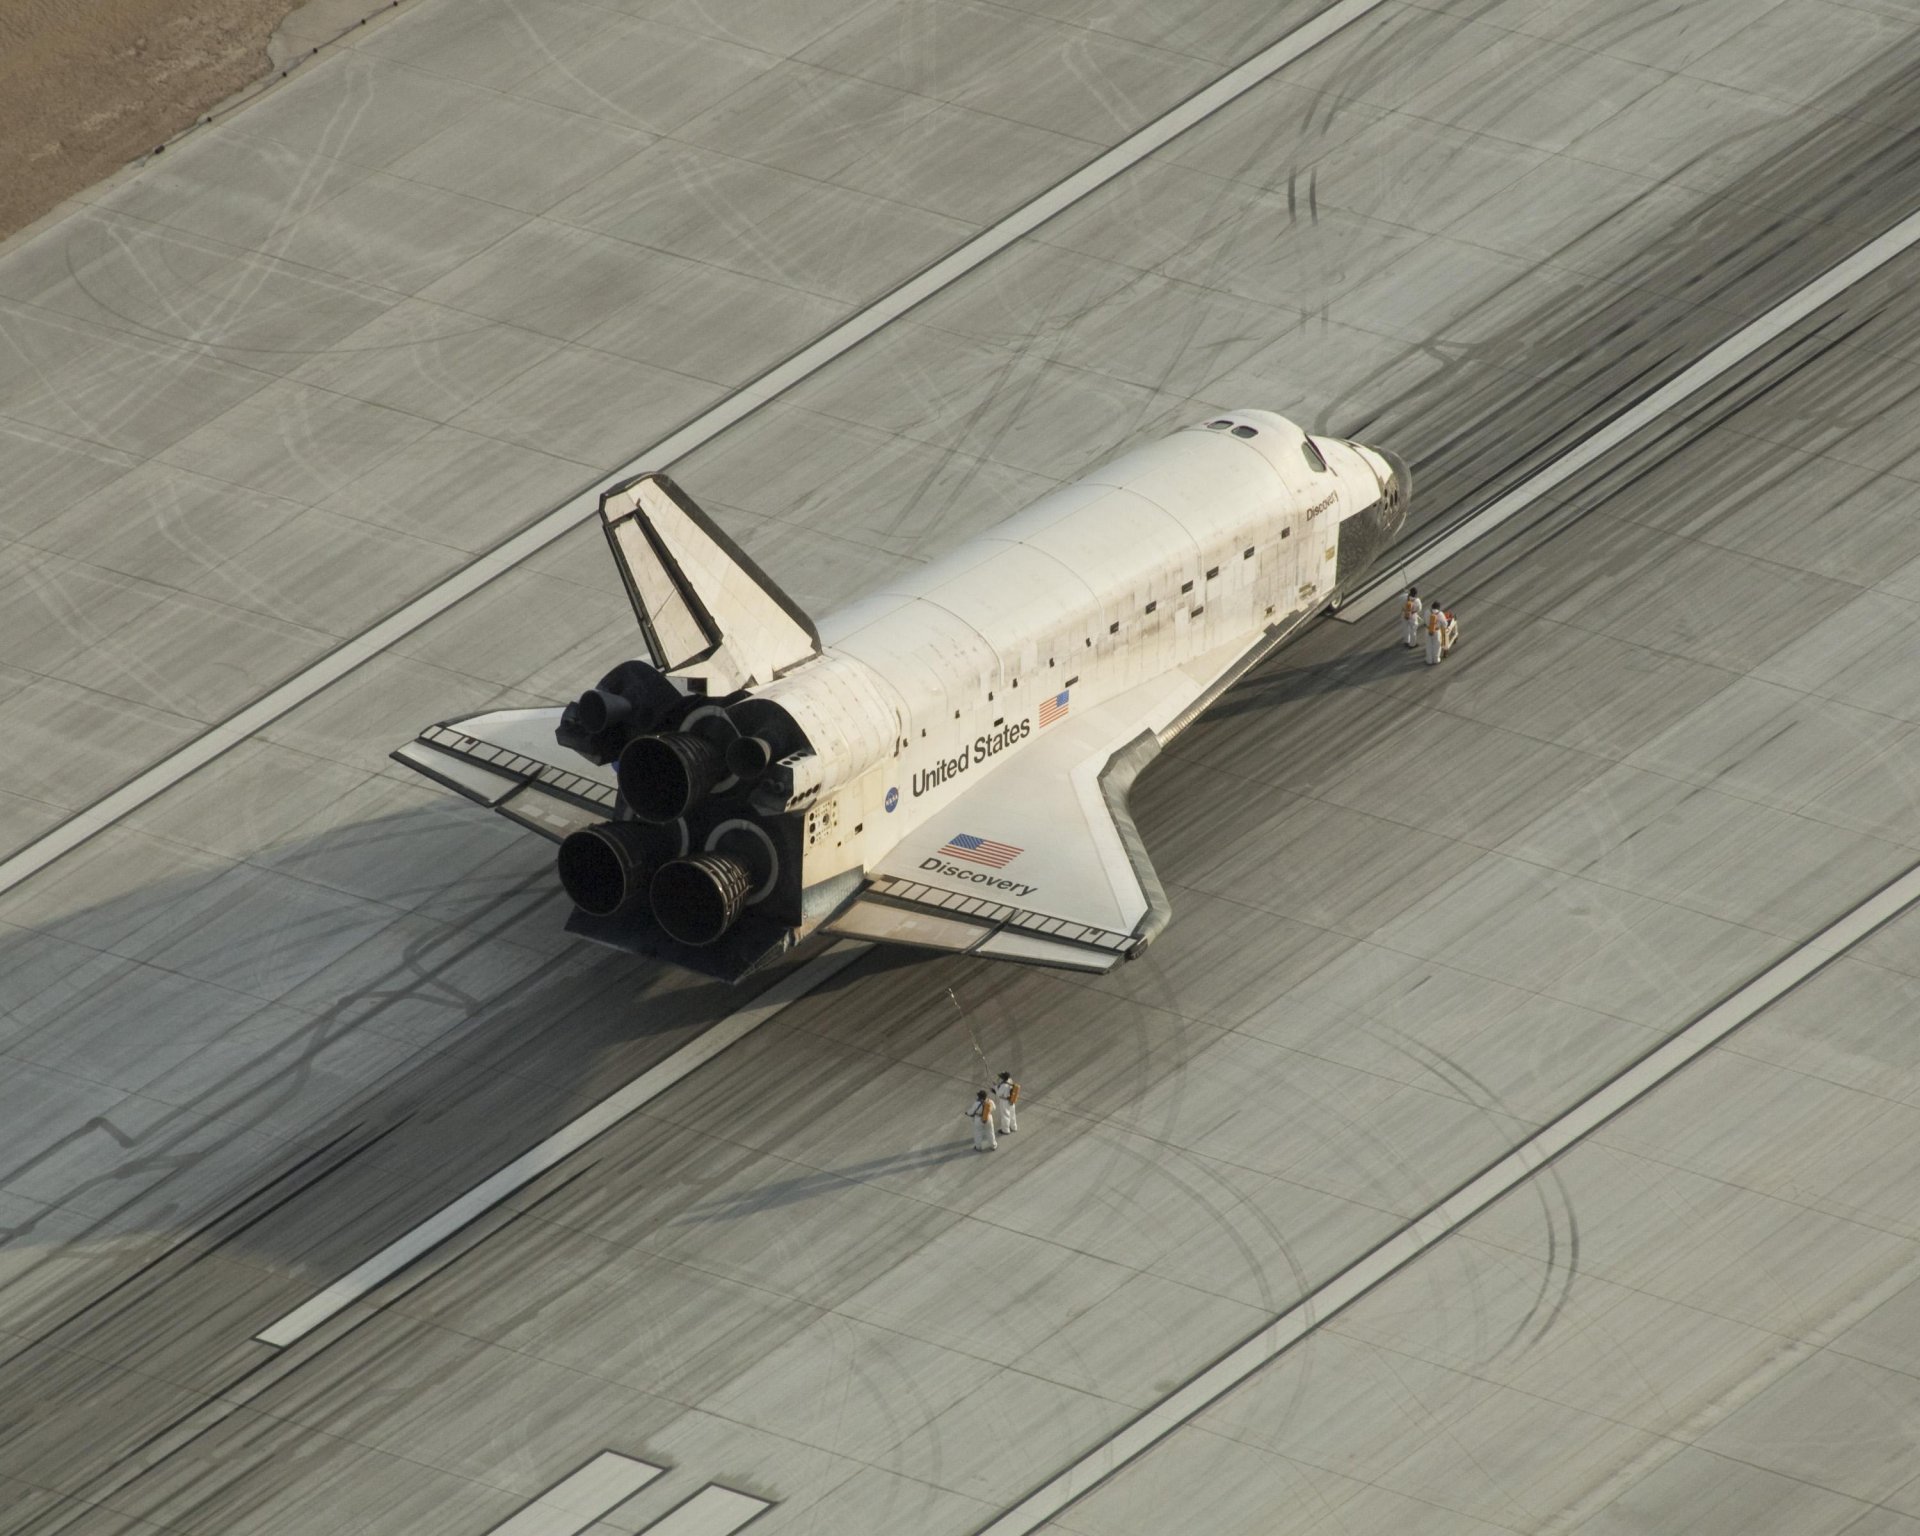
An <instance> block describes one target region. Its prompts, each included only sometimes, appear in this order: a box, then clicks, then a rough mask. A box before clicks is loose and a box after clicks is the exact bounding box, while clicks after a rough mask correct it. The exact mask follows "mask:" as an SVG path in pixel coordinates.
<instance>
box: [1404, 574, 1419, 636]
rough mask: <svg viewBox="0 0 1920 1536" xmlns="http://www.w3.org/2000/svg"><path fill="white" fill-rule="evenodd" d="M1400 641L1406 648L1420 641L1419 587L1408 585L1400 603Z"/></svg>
mask: <svg viewBox="0 0 1920 1536" xmlns="http://www.w3.org/2000/svg"><path fill="white" fill-rule="evenodd" d="M1400 642H1401V644H1403V645H1404V646H1406V648H1407V649H1408V650H1412V649H1413V648H1414V647H1415V646H1416V645H1418V644H1419V643H1420V589H1419V588H1418V587H1408V588H1407V597H1406V601H1405V602H1403V603H1402V604H1401V605H1400Z"/></svg>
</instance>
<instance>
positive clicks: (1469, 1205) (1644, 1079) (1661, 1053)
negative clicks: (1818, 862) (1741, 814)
mask: <svg viewBox="0 0 1920 1536" xmlns="http://www.w3.org/2000/svg"><path fill="white" fill-rule="evenodd" d="M1915 901H1920V865H1916V866H1915V867H1914V868H1912V869H1910V870H1908V871H1907V872H1906V874H1904V875H1902V876H1901V877H1900V878H1899V879H1898V880H1895V881H1894V882H1893V883H1892V884H1891V885H1888V886H1885V887H1883V888H1882V889H1881V890H1880V891H1879V892H1878V893H1877V894H1875V895H1873V896H1870V897H1868V898H1867V900H1865V901H1863V902H1862V903H1860V905H1859V906H1857V907H1855V908H1854V909H1853V910H1852V911H1851V912H1848V913H1847V914H1846V915H1845V916H1844V917H1842V918H1840V919H1839V920H1838V921H1836V922H1834V923H1833V924H1832V925H1830V926H1829V927H1827V928H1825V929H1823V930H1822V931H1821V932H1820V933H1818V934H1816V935H1814V937H1812V938H1811V939H1809V940H1807V941H1806V943H1804V944H1802V945H1801V946H1800V947H1799V948H1798V949H1796V950H1794V952H1793V953H1792V954H1790V955H1787V956H1786V957H1785V958H1784V959H1781V960H1779V961H1777V962H1775V963H1774V964H1773V965H1772V966H1770V967H1769V968H1768V969H1767V970H1765V971H1763V972H1762V973H1761V974H1760V975H1759V976H1757V977H1755V978H1754V979H1753V980H1752V981H1750V982H1748V983H1747V984H1746V985H1745V986H1744V987H1742V988H1741V989H1740V990H1739V991H1737V992H1735V993H1734V994H1733V995H1732V996H1731V997H1729V998H1727V999H1726V1000H1725V1001H1724V1002H1722V1003H1720V1004H1719V1005H1718V1006H1717V1007H1715V1008H1713V1009H1711V1010H1710V1011H1708V1012H1707V1013H1705V1014H1703V1015H1702V1016H1701V1017H1700V1018H1698V1019H1696V1020H1695V1021H1694V1022H1693V1023H1691V1024H1689V1025H1688V1026H1687V1027H1686V1028H1685V1029H1683V1030H1681V1031H1680V1032H1679V1033H1678V1034H1677V1035H1674V1036H1673V1037H1672V1038H1670V1039H1668V1040H1667V1041H1666V1042H1664V1043H1663V1044H1661V1045H1659V1046H1657V1047H1656V1048H1655V1049H1653V1050H1652V1051H1650V1052H1649V1053H1648V1054H1647V1055H1645V1056H1643V1057H1641V1058H1640V1060H1639V1061H1637V1062H1635V1063H1634V1064H1633V1065H1632V1066H1631V1067H1629V1068H1627V1070H1626V1071H1625V1072H1623V1073H1621V1074H1620V1075H1619V1076H1618V1077H1615V1078H1614V1079H1613V1080H1612V1081H1611V1082H1608V1083H1607V1084H1605V1085H1604V1086H1603V1087H1601V1088H1599V1089H1598V1090H1596V1091H1595V1092H1594V1093H1592V1094H1591V1095H1589V1096H1588V1097H1587V1098H1585V1099H1583V1100H1581V1101H1580V1103H1578V1104H1576V1105H1575V1106H1574V1107H1573V1108H1572V1109H1570V1110H1568V1111H1567V1112H1566V1113H1565V1114H1564V1115H1562V1116H1560V1118H1559V1119H1557V1120H1555V1121H1553V1122H1552V1123H1551V1124H1549V1125H1547V1126H1545V1127H1543V1128H1542V1129H1541V1130H1539V1131H1537V1132H1535V1133H1534V1134H1533V1135H1532V1136H1530V1137H1528V1138H1527V1139H1526V1140H1525V1141H1524V1142H1522V1143H1521V1144H1520V1145H1519V1146H1517V1147H1515V1148H1514V1149H1513V1151H1511V1152H1509V1153H1508V1154H1507V1155H1506V1156H1505V1157H1503V1158H1501V1159H1500V1161H1499V1162H1497V1163H1495V1164H1494V1165H1493V1166H1492V1167H1491V1168H1489V1169H1487V1170H1486V1172H1484V1173H1482V1174H1481V1175H1479V1177H1477V1178H1475V1179H1471V1180H1469V1181H1468V1182H1467V1183H1466V1184H1463V1185H1462V1186H1461V1187H1460V1188H1459V1189H1457V1190H1455V1191H1454V1192H1453V1193H1452V1194H1451V1195H1449V1196H1448V1197H1447V1198H1446V1199H1444V1200H1442V1201H1441V1202H1440V1203H1439V1204H1438V1205H1436V1206H1434V1207H1433V1208H1432V1209H1431V1210H1429V1211H1427V1212H1426V1213H1425V1214H1424V1215H1421V1216H1418V1217H1416V1218H1415V1219H1414V1220H1413V1221H1412V1222H1410V1223H1408V1224H1407V1225H1406V1226H1405V1227H1403V1228H1401V1229H1400V1231H1398V1232H1396V1233H1395V1234H1394V1235H1393V1236H1392V1237H1390V1238H1388V1239H1387V1240H1386V1241H1385V1242H1383V1243H1381V1244H1380V1245H1379V1246H1378V1247H1377V1248H1375V1249H1374V1250H1373V1251H1372V1252H1370V1253H1368V1254H1367V1255H1365V1256H1364V1257H1363V1258H1361V1259H1360V1260H1359V1261H1358V1262H1357V1263H1355V1264H1353V1265H1352V1266H1350V1267H1349V1268H1347V1269H1345V1270H1343V1271H1341V1273H1339V1274H1338V1275H1336V1276H1334V1278H1333V1279H1331V1280H1329V1281H1328V1282H1327V1283H1326V1284H1325V1285H1323V1286H1321V1287H1320V1288H1319V1289H1318V1290H1315V1291H1313V1292H1312V1293H1311V1294H1309V1295H1307V1296H1304V1297H1302V1298H1301V1299H1300V1300H1299V1301H1298V1302H1296V1303H1294V1305H1293V1306H1292V1307H1291V1308H1289V1309H1288V1310H1287V1311H1286V1312H1283V1313H1281V1314H1280V1316H1279V1317H1277V1318H1275V1319H1274V1320H1273V1322H1271V1323H1269V1324H1268V1325H1267V1326H1266V1327H1265V1328H1263V1329H1262V1330H1261V1331H1260V1332H1259V1333H1257V1334H1255V1335H1254V1336H1253V1337H1252V1338H1250V1339H1248V1340H1247V1341H1246V1342H1245V1343H1244V1344H1242V1345H1240V1347H1239V1348H1237V1349H1235V1350H1233V1351H1232V1352H1231V1353H1230V1354H1228V1355H1227V1356H1226V1357H1225V1358H1223V1359H1222V1360H1220V1361H1218V1362H1217V1363H1216V1364H1214V1365H1213V1366H1211V1367H1209V1368H1208V1369H1207V1370H1205V1371H1203V1372H1202V1373H1201V1374H1200V1375H1198V1376H1196V1377H1195V1378H1194V1379H1193V1380H1192V1381H1190V1382H1188V1383H1187V1384H1186V1385H1185V1386H1183V1387H1181V1388H1179V1389H1178V1390H1177V1391H1175V1392H1173V1393H1172V1394H1171V1395H1169V1396H1167V1397H1165V1398H1163V1399H1161V1401H1160V1402H1158V1403H1156V1404H1155V1405H1154V1406H1153V1407H1152V1408H1149V1409H1148V1410H1147V1411H1146V1412H1145V1413H1144V1414H1142V1415H1141V1416H1140V1417H1139V1418H1137V1419H1135V1420H1134V1421H1133V1422H1132V1423H1131V1424H1129V1425H1127V1426H1126V1427H1125V1428H1124V1429H1122V1430H1121V1431H1120V1432H1119V1433H1118V1434H1116V1435H1114V1436H1113V1437H1112V1438H1111V1439H1109V1440H1105V1441H1102V1442H1101V1443H1100V1444H1099V1445H1097V1446H1095V1447H1094V1448H1093V1449H1092V1450H1091V1451H1089V1452H1087V1454H1086V1455H1084V1456H1082V1457H1081V1458H1080V1459H1079V1460H1078V1461H1076V1462H1074V1463H1073V1465H1072V1466H1070V1467H1068V1468H1067V1469H1066V1470H1065V1471H1064V1472H1061V1473H1060V1474H1059V1475H1058V1476H1056V1477H1054V1478H1053V1479H1052V1481H1050V1482H1048V1483H1046V1484H1044V1485H1043V1486H1042V1487H1040V1488H1039V1489H1037V1490H1036V1491H1035V1492H1033V1493H1032V1494H1029V1495H1028V1496H1027V1497H1026V1498H1025V1499H1023V1500H1022V1501H1021V1502H1020V1503H1019V1504H1016V1505H1015V1506H1014V1507H1013V1508H1012V1509H1010V1510H1008V1511H1007V1512H1006V1513H1005V1514H1004V1515H1001V1516H1000V1517H999V1518H998V1519H996V1520H994V1521H992V1522H990V1523H989V1524H987V1525H984V1526H982V1527H981V1528H980V1530H979V1531H978V1532H977V1533H976V1536H1025V1533H1028V1532H1031V1531H1035V1530H1038V1529H1039V1528H1040V1527H1041V1526H1042V1525H1044V1524H1045V1523H1046V1522H1047V1521H1049V1520H1051V1519H1052V1518H1053V1517H1054V1516H1055V1515H1057V1514H1059V1513H1060V1512H1061V1511H1062V1510H1063V1509H1065V1508H1066V1507H1067V1506H1068V1505H1069V1504H1071V1503H1073V1502H1074V1500H1076V1499H1078V1498H1081V1497H1083V1496H1084V1495H1085V1494H1086V1493H1088V1492H1089V1491H1090V1490H1092V1488H1093V1487H1094V1486H1095V1485H1096V1484H1098V1483H1100V1482H1101V1481H1103V1480H1104V1479H1106V1478H1108V1477H1110V1476H1112V1474H1113V1473H1115V1472H1117V1471H1118V1470H1119V1469H1120V1468H1122V1467H1124V1466H1125V1465H1126V1464H1127V1463H1128V1462H1130V1461H1132V1460H1133V1459H1134V1458H1135V1457H1137V1456H1139V1455H1141V1454H1142V1453H1143V1452H1145V1451H1147V1450H1148V1449H1150V1448H1151V1447H1152V1446H1154V1445H1155V1444H1157V1443H1158V1442H1159V1441H1160V1440H1162V1439H1163V1438H1165V1437H1166V1436H1167V1435H1169V1434H1171V1433H1172V1432H1173V1431H1174V1430H1176V1429H1178V1428H1179V1427H1180V1426H1181V1425H1183V1424H1185V1423H1187V1422H1188V1421H1189V1420H1191V1419H1192V1418H1193V1417H1194V1415H1196V1414H1198V1413H1199V1412H1200V1411H1201V1410H1202V1409H1204V1408H1206V1407H1208V1406H1209V1405H1211V1404H1212V1403H1214V1402H1215V1401H1217V1400H1218V1399H1219V1398H1220V1397H1222V1396H1224V1395H1225V1394H1226V1393H1228V1392H1230V1391H1231V1390H1232V1389H1233V1388H1235V1387H1237V1386H1238V1385H1239V1384H1240V1383H1241V1382H1243V1381H1245V1380H1246V1379H1247V1378H1248V1377H1249V1376H1251V1375H1252V1374H1253V1373H1254V1372H1255V1371H1257V1370H1259V1369H1260V1367H1261V1366H1263V1365H1265V1364H1266V1363H1267V1362H1268V1361H1270V1360H1272V1359H1273V1358H1274V1357H1275V1356H1277V1355H1279V1354H1280V1353H1282V1352H1283V1351H1284V1350H1287V1349H1289V1348H1291V1347H1292V1346H1293V1345H1294V1344H1297V1343H1298V1342H1299V1341H1300V1340H1301V1339H1303V1338H1305V1337H1306V1336H1307V1335H1308V1334H1309V1333H1311V1332H1312V1331H1313V1330H1314V1329H1315V1328H1317V1327H1319V1326H1320V1324H1321V1323H1323V1322H1325V1321H1326V1320H1327V1319H1328V1318H1330V1317H1332V1316H1333V1315H1334V1314H1335V1313H1337V1312H1339V1311H1340V1310H1341V1309H1342V1308H1343V1307H1346V1306H1348V1305H1349V1304H1351V1303H1352V1302H1354V1301H1355V1300H1357V1299H1358V1298H1359V1297H1360V1296H1361V1295H1363V1294H1364V1293H1365V1292H1366V1291H1368V1290H1370V1289H1372V1288H1373V1287H1374V1286H1376V1285H1378V1284H1379V1283H1380V1282H1381V1281H1383V1280H1385V1279H1386V1278H1387V1277H1388V1276H1389V1275H1391V1274H1393V1273H1394V1271H1396V1270H1398V1269H1400V1268H1402V1267H1403V1266H1404V1265H1406V1264H1409V1263H1411V1262H1412V1261H1413V1260H1414V1259H1417V1258H1418V1257H1419V1256H1420V1255H1421V1254H1423V1253H1425V1252H1426V1251H1427V1249H1429V1248H1431V1247H1432V1246H1433V1245H1434V1244H1435V1243H1437V1242H1439V1241H1440V1240H1441V1239H1442V1238H1444V1237H1446V1236H1447V1235H1448V1234H1449V1233H1451V1232H1453V1231H1455V1230H1456V1229H1457V1228H1459V1227H1460V1226H1461V1225H1462V1224H1463V1223H1464V1222H1466V1221H1468V1220H1469V1219H1471V1218H1472V1217H1474V1216H1476V1215H1478V1214H1479V1213H1480V1212H1481V1211H1484V1210H1485V1209H1486V1208H1487V1207H1488V1206H1490V1205H1492V1204H1493V1203H1494V1201H1496V1200H1498V1199H1499V1198H1500V1197H1501V1196H1502V1195H1505V1194H1507V1193H1509V1192H1510V1191H1512V1190H1513V1189H1515V1188H1517V1187H1518V1186H1519V1185H1521V1184H1522V1183H1524V1182H1525V1181H1526V1180H1527V1179H1529V1178H1531V1177H1532V1176H1533V1175H1534V1174H1535V1173H1536V1172H1538V1171H1539V1170H1540V1169H1541V1168H1543V1167H1544V1166H1545V1165H1546V1164H1547V1163H1548V1162H1550V1161H1551V1160H1552V1159H1553V1158H1555V1157H1558V1156H1559V1155H1560V1154H1561V1153H1562V1152H1564V1151H1566V1150H1567V1148H1569V1147H1571V1146H1572V1145H1574V1143H1576V1142H1578V1141H1579V1140H1581V1139H1582V1138H1583V1137H1585V1136H1587V1135H1590V1134H1591V1133H1592V1132H1593V1131H1594V1130H1596V1129H1597V1128H1598V1127H1599V1126H1600V1125H1602V1124H1603V1123H1605V1122H1606V1121H1607V1120H1609V1119H1611V1118H1612V1117H1613V1116H1614V1115H1617V1114H1619V1113H1620V1111H1621V1110H1623V1109H1625V1108H1626V1107H1627V1106H1628V1105H1630V1104H1632V1103H1633V1102H1634V1101H1635V1100H1636V1099H1639V1098H1640V1097H1642V1096H1643V1095H1645V1094H1647V1093H1649V1092H1651V1091H1652V1090H1653V1089H1654V1088H1656V1087H1658V1086H1659V1085H1660V1084H1661V1083H1663V1082H1665V1081H1666V1080H1667V1079H1668V1078H1670V1077H1672V1076H1673V1075H1674V1073H1676V1072H1678V1071H1679V1070H1680V1069H1681V1068H1682V1067H1684V1066H1686V1065H1687V1063H1688V1062H1690V1061H1692V1060H1694V1058H1695V1057H1697V1056H1699V1055H1700V1054H1701V1053H1702V1052H1704V1051H1706V1050H1708V1049H1709V1048H1711V1047H1712V1046H1714V1045H1716V1044H1718V1043H1719V1042H1720V1041H1721V1040H1723V1039H1725V1038H1726V1036H1727V1035H1729V1034H1731V1033H1732V1032H1733V1031H1734V1030H1735V1029H1738V1028H1739V1027H1740V1026H1741V1025H1742V1024H1744V1023H1746V1021H1747V1020H1748V1019H1750V1018H1752V1017H1753V1016H1754V1015H1755V1014H1756V1013H1758V1012H1760V1010H1761V1009H1763V1008H1765V1007H1766V1006H1767V1005H1768V1004H1769V1003H1772V1002H1774V1001H1775V1000H1776V999H1778V998H1779V997H1781V996H1782V995H1783V994H1785V993H1786V992H1788V991H1790V990H1792V989H1793V988H1794V987H1797V986H1798V985H1799V984H1800V983H1801V982H1803V981H1805V980H1806V979H1807V978H1808V977H1809V976H1811V975H1812V974H1813V973H1814V972H1815V971H1817V970H1819V969H1820V967H1822V966H1823V965H1826V964H1827V963H1828V962H1829V961H1831V960H1833V959H1834V958H1835V957H1836V956H1838V955H1839V954H1840V953H1841V952H1842V951H1844V950H1845V949H1846V948H1847V947H1848V946H1849V945H1851V944H1855V943H1858V942H1859V941H1860V940H1861V939H1863V938H1865V937H1866V936H1867V935H1868V934H1869V933H1871V932H1873V930H1874V929H1876V928H1878V927H1879V926H1880V925H1881V924H1883V923H1885V922H1887V921H1889V920H1890V919H1892V918H1894V917H1895V916H1897V915H1898V914H1899V913H1900V912H1901V911H1903V910H1904V909H1905V908H1907V907H1909V906H1911V905H1913V903H1914V902H1915Z"/></svg>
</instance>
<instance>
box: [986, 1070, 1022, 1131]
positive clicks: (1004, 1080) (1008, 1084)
mask: <svg viewBox="0 0 1920 1536" xmlns="http://www.w3.org/2000/svg"><path fill="white" fill-rule="evenodd" d="M1019 1102H1020V1085H1019V1084H1018V1083H1016V1082H1015V1081H1014V1080H1013V1074H1012V1073H1011V1072H1002V1073H1001V1074H1000V1081H999V1082H997V1083H995V1084H994V1085H993V1118H994V1122H995V1124H994V1129H995V1130H997V1131H999V1133H1000V1134H1001V1135H1002V1136H1010V1135H1012V1134H1013V1133H1014V1132H1015V1131H1017V1130H1019V1129H1020V1116H1019V1114H1018V1113H1017V1112H1016V1109H1015V1106H1017V1105H1018V1104H1019Z"/></svg>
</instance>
